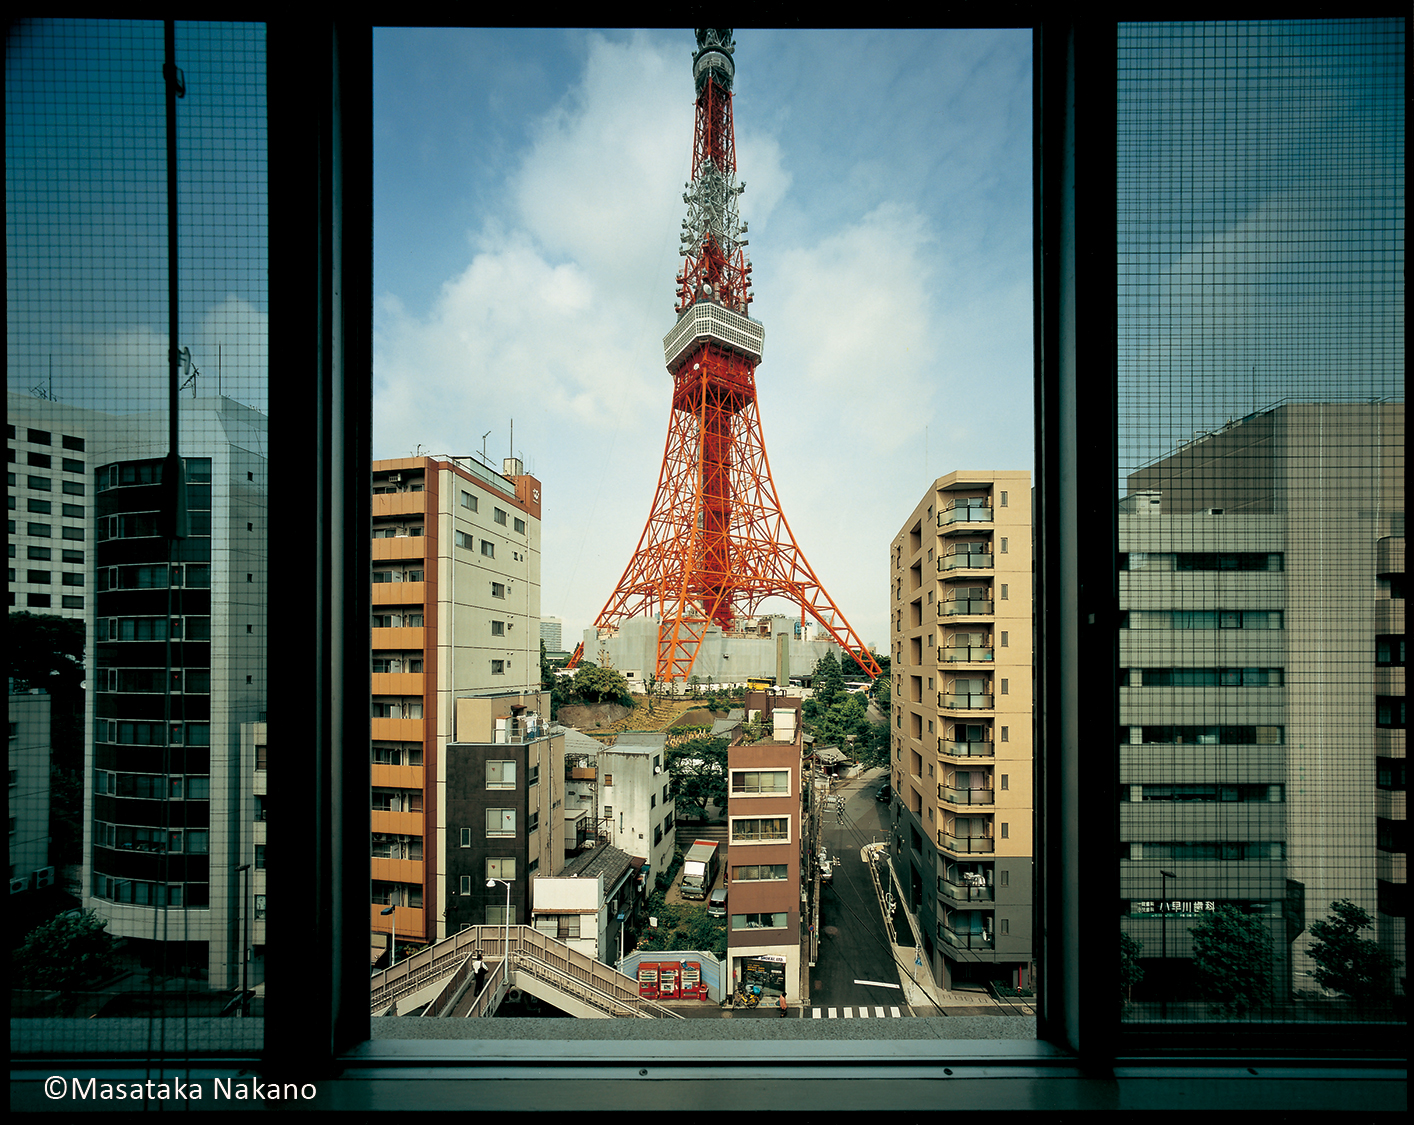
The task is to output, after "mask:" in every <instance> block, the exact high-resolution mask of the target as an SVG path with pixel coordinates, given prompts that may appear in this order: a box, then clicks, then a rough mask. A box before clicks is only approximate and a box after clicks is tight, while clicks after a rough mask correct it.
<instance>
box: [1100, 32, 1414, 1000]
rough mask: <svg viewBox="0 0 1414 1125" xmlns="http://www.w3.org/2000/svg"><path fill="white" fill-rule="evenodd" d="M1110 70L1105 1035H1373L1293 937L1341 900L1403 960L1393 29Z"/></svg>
mask: <svg viewBox="0 0 1414 1125" xmlns="http://www.w3.org/2000/svg"><path fill="white" fill-rule="evenodd" d="M1119 54H1120V61H1119V75H1120V79H1119V82H1120V87H1119V122H1118V159H1119V164H1118V168H1119V173H1118V175H1119V182H1118V189H1119V214H1118V220H1119V226H1118V229H1119V403H1120V406H1119V453H1120V456H1119V464H1120V472H1121V476H1120V479H1119V481H1118V487H1119V494H1120V497H1121V499H1120V504H1119V509H1120V510H1119V537H1120V538H1119V551H1120V552H1121V556H1120V557H1121V559H1124V560H1126V562H1127V565H1126V566H1125V567H1123V568H1121V569H1120V571H1119V589H1120V597H1121V607H1122V609H1123V610H1126V611H1128V628H1125V629H1122V630H1121V631H1120V633H1119V654H1120V655H1119V664H1120V666H1121V667H1126V668H1130V669H1131V671H1130V675H1129V678H1128V681H1127V684H1128V686H1123V687H1121V690H1120V709H1121V712H1120V723H1121V724H1123V725H1122V728H1121V731H1122V736H1121V739H1120V742H1121V745H1120V746H1119V769H1120V791H1121V794H1122V804H1121V809H1120V818H1119V823H1120V832H1121V840H1120V854H1121V856H1122V857H1123V858H1121V860H1120V886H1121V897H1122V899H1123V901H1124V904H1125V905H1124V907H1123V909H1122V911H1121V923H1120V925H1121V928H1122V930H1123V932H1124V934H1125V935H1126V937H1127V939H1129V940H1130V941H1132V942H1133V943H1136V944H1134V945H1132V946H1130V947H1129V948H1130V953H1129V956H1130V957H1131V959H1132V967H1131V970H1130V971H1128V972H1127V973H1126V976H1125V980H1124V983H1123V984H1122V986H1121V991H1122V994H1123V996H1122V998H1123V1000H1124V1001H1125V1002H1126V1007H1125V1015H1124V1018H1125V1019H1126V1020H1128V1021H1131V1022H1135V1023H1140V1022H1149V1021H1154V1020H1163V1019H1175V1018H1177V1019H1182V1020H1207V1019H1210V1018H1214V1017H1216V1018H1220V1019H1229V1020H1269V1019H1273V1018H1283V1019H1295V1020H1300V1021H1306V1020H1345V1019H1356V1018H1363V1017H1367V1016H1372V1015H1375V1014H1377V1012H1378V1011H1379V1009H1380V1007H1381V1005H1382V1004H1385V1003H1387V999H1388V997H1389V995H1390V994H1391V993H1392V992H1393V991H1394V985H1393V982H1392V981H1391V980H1386V981H1385V982H1384V983H1383V984H1382V985H1381V986H1380V988H1378V989H1375V990H1367V991H1369V995H1364V996H1360V997H1358V998H1356V999H1350V998H1347V999H1344V1000H1337V999H1336V997H1337V996H1338V995H1339V994H1340V993H1347V994H1348V993H1349V992H1350V990H1351V988H1354V987H1355V986H1354V985H1352V984H1351V982H1349V981H1348V980H1346V981H1345V982H1340V981H1338V980H1337V979H1336V978H1335V977H1324V976H1322V973H1323V962H1322V960H1321V959H1320V956H1319V953H1320V947H1319V944H1318V939H1319V935H1320V926H1321V925H1322V923H1323V922H1324V921H1325V920H1326V919H1327V918H1328V917H1329V916H1330V915H1331V914H1332V911H1333V909H1334V908H1333V904H1334V903H1337V902H1347V901H1348V902H1349V903H1352V904H1353V908H1354V909H1356V910H1358V911H1361V912H1363V915H1361V916H1362V917H1364V918H1366V919H1367V920H1368V924H1367V925H1365V926H1364V927H1363V928H1361V929H1360V930H1359V937H1361V938H1363V939H1365V940H1367V941H1369V942H1371V943H1373V945H1372V948H1380V949H1383V950H1384V951H1385V952H1386V954H1387V955H1388V956H1390V957H1393V958H1396V959H1398V960H1404V959H1405V954H1404V951H1403V950H1404V936H1403V935H1404V919H1403V918H1402V917H1398V918H1396V917H1394V916H1392V915H1390V914H1386V913H1383V912H1382V907H1381V902H1380V899H1379V896H1378V895H1377V891H1376V884H1377V882H1378V879H1379V878H1381V877H1383V876H1384V873H1385V871H1386V868H1384V867H1381V866H1380V864H1381V860H1380V859H1378V858H1377V845H1378V841H1377V840H1376V839H1375V838H1374V837H1375V834H1376V832H1377V817H1376V812H1377V809H1379V808H1381V807H1382V806H1380V804H1379V802H1378V800H1377V789H1378V786H1377V784H1376V764H1377V762H1378V761H1379V760H1380V757H1381V755H1382V754H1383V753H1385V752H1386V751H1387V749H1388V747H1389V746H1390V745H1391V737H1392V736H1393V732H1390V731H1386V730H1384V729H1382V727H1381V721H1380V715H1381V713H1382V712H1381V710H1380V707H1379V699H1378V698H1377V696H1378V692H1377V691H1376V690H1372V685H1373V684H1375V683H1377V682H1379V681H1378V680H1377V672H1376V667H1377V665H1378V664H1379V659H1378V655H1379V650H1378V649H1377V641H1376V638H1377V637H1378V636H1379V635H1380V634H1381V633H1382V632H1384V623H1385V622H1387V621H1390V620H1392V619H1393V618H1392V616H1391V611H1392V607H1391V601H1390V595H1389V592H1388V591H1389V584H1388V582H1387V581H1385V582H1383V583H1382V576H1385V575H1388V574H1390V573H1392V572H1395V571H1402V570H1403V535H1404V515H1403V509H1404V498H1403V488H1404V472H1403V446H1404V440H1403V424H1404V407H1403V365H1404V353H1403V339H1404V336H1403V285H1402V278H1403V269H1404V258H1403V188H1404V180H1403V168H1404V155H1403V135H1404V113H1403V101H1402V97H1403V89H1404V85H1403V82H1404V31H1403V25H1402V24H1401V23H1399V22H1396V21H1359V22H1356V21H1349V22H1346V21H1336V20H1332V21H1325V22H1319V23H1317V22H1309V23H1308V22H1290V23H1263V24H1243V23H1206V24H1195V25H1180V24H1166V25H1151V24H1133V25H1122V26H1121V28H1120V33H1119ZM1396 558H1397V559H1398V562H1397V563H1395V561H1394V560H1395V559H1396ZM1141 560H1146V561H1147V565H1140V563H1141ZM1169 560H1171V561H1169ZM1400 619H1401V620H1402V617H1401V618H1400ZM1140 667H1142V668H1143V671H1142V674H1136V672H1137V669H1138V668H1140ZM1402 683H1403V681H1402V680H1401V681H1400V684H1401V686H1402ZM1400 698H1401V700H1402V696H1401V697H1400ZM1398 737H1400V738H1401V741H1400V743H1399V745H1400V746H1401V747H1402V746H1403V742H1402V732H1401V733H1400V735H1399V736H1398ZM1401 752H1402V751H1401ZM1316 778H1320V779H1321V780H1320V782H1319V783H1318V784H1312V782H1313V780H1314V779H1316ZM1401 816H1402V806H1401ZM1401 823H1402V821H1401ZM1400 870H1401V874H1400V876H1399V878H1400V879H1402V878H1403V874H1402V868H1401V869H1400ZM1386 905H1387V904H1386ZM1342 983H1344V984H1346V985H1350V987H1349V988H1343V987H1341V984H1342ZM1323 985H1324V986H1327V987H1329V988H1331V989H1333V991H1328V992H1324V993H1323V991H1322V988H1323ZM1355 991H1356V992H1359V991H1360V989H1358V988H1355Z"/></svg>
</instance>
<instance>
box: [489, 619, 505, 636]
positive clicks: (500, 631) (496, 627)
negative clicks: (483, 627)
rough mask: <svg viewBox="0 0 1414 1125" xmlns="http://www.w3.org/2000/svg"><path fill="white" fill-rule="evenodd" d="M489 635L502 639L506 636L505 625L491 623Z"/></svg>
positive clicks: (502, 623)
mask: <svg viewBox="0 0 1414 1125" xmlns="http://www.w3.org/2000/svg"><path fill="white" fill-rule="evenodd" d="M491 635H492V636H493V637H504V636H505V635H506V623H505V622H504V621H493V622H491Z"/></svg>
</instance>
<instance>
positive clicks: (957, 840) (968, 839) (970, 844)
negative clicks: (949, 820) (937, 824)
mask: <svg viewBox="0 0 1414 1125" xmlns="http://www.w3.org/2000/svg"><path fill="white" fill-rule="evenodd" d="M938 847H940V848H944V849H946V850H947V851H950V852H955V853H956V854H958V855H988V854H991V853H992V852H995V851H996V850H997V848H996V841H995V840H993V839H992V837H990V836H953V835H951V834H950V833H949V832H948V831H947V830H946V829H943V828H939V829H938Z"/></svg>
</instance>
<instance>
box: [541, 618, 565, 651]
mask: <svg viewBox="0 0 1414 1125" xmlns="http://www.w3.org/2000/svg"><path fill="white" fill-rule="evenodd" d="M564 627H565V623H564V622H563V621H561V620H560V619H559V618H558V617H542V618H541V619H540V639H541V640H542V641H544V642H545V651H546V652H563V651H564V643H565V642H564Z"/></svg>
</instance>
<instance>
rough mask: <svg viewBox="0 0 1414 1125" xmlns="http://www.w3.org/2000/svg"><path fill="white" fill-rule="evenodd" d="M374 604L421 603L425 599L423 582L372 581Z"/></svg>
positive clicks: (424, 584)
mask: <svg viewBox="0 0 1414 1125" xmlns="http://www.w3.org/2000/svg"><path fill="white" fill-rule="evenodd" d="M372 586H373V604H374V605H421V604H422V603H423V601H424V600H425V599H426V597H427V594H426V587H427V584H426V583H425V582H374V583H373V584H372Z"/></svg>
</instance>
